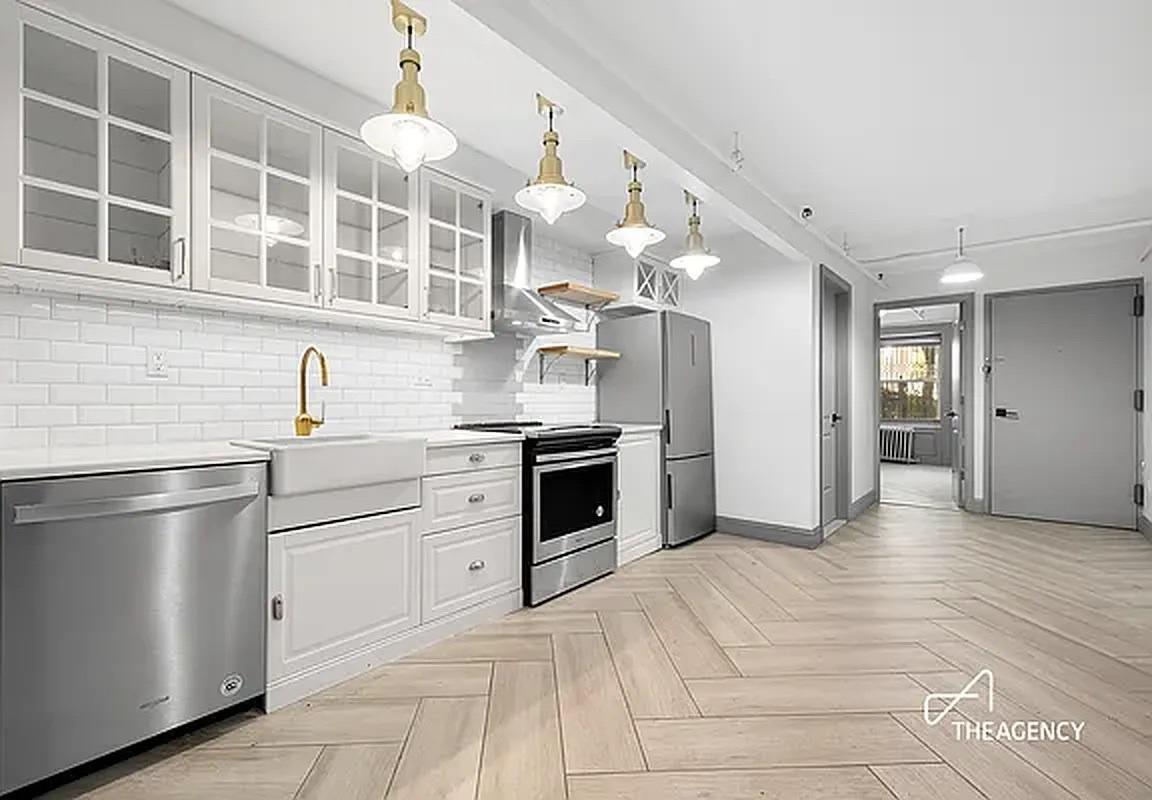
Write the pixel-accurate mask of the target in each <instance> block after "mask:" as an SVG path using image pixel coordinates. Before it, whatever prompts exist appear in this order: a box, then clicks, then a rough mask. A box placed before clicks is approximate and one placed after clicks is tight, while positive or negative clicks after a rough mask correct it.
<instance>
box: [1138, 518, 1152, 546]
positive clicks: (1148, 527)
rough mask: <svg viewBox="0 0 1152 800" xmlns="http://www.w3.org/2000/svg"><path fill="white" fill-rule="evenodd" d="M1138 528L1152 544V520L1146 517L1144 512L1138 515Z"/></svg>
mask: <svg viewBox="0 0 1152 800" xmlns="http://www.w3.org/2000/svg"><path fill="white" fill-rule="evenodd" d="M1136 527H1137V528H1138V529H1139V530H1140V533H1142V534H1144V538H1145V539H1147V540H1148V541H1150V542H1152V519H1148V517H1146V516H1144V512H1143V511H1141V512H1140V513H1139V514H1137V515H1136Z"/></svg>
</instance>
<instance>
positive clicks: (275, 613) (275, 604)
mask: <svg viewBox="0 0 1152 800" xmlns="http://www.w3.org/2000/svg"><path fill="white" fill-rule="evenodd" d="M272 619H274V620H276V621H277V622H279V621H280V620H282V619H284V595H282V594H278V595H276V596H275V597H273V598H272Z"/></svg>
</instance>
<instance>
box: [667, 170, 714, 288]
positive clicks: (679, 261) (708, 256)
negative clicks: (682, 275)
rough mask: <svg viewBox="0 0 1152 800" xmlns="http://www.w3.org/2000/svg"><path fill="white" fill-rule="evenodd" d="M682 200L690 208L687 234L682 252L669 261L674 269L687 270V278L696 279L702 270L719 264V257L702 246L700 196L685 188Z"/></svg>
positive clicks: (702, 272)
mask: <svg viewBox="0 0 1152 800" xmlns="http://www.w3.org/2000/svg"><path fill="white" fill-rule="evenodd" d="M684 202H686V203H687V204H688V208H689V209H691V213H690V214H689V216H688V236H687V237H685V239H684V252H683V253H681V254H680V255H678V256H676V258H674V259H672V262H671V263H672V266H673V267H675V268H676V269H682V270H684V271H685V272H687V273H688V277H689V278H691V279H692V280H696V279H697V278H699V277H700V276H701V275H703V274H704V270H706V269H708V268H709V267H714V266H716V265H717V264H719V263H720V258H719V257H718V256H714V255H712V253H711V252H710V251H709V250H708V248H707V247H705V246H704V235H703V234H702V233H700V214H699V204H700V198H698V197H696V195H694V194H692V193H691V192H689V191H687V190H685V191H684Z"/></svg>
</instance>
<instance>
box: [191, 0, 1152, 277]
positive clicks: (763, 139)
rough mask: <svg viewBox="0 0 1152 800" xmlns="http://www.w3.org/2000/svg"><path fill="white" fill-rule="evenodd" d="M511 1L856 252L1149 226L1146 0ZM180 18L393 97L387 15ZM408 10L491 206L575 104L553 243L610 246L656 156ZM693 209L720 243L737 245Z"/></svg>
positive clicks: (438, 112) (532, 76)
mask: <svg viewBox="0 0 1152 800" xmlns="http://www.w3.org/2000/svg"><path fill="white" fill-rule="evenodd" d="M502 1H504V0H467V3H466V4H467V5H481V6H482V5H483V4H485V3H490V2H491V3H495V2H502ZM509 1H511V0H509ZM515 1H516V2H525V3H529V4H531V6H532V7H533V8H535V9H536V10H538V11H541V12H543V13H545V14H546V15H547V16H548V17H550V18H552V19H553V20H556V21H558V22H560V23H561V24H562V26H563V29H564V30H565V32H566V33H567V34H569V35H570V36H571V38H573V39H575V40H576V41H578V42H581V43H582V44H583V46H584V47H585V49H586V50H587V51H588V54H589V58H594V59H597V60H598V61H600V62H602V63H605V64H612V65H615V66H616V67H617V69H618V71H619V76H620V79H621V80H622V81H627V82H628V83H630V84H631V85H632V86H633V88H635V89H638V90H640V91H641V92H642V93H643V94H644V96H646V97H647V98H648V99H649V100H651V101H652V102H653V103H654V104H656V105H658V106H660V107H662V108H663V110H664V111H665V112H666V113H668V114H670V115H673V116H675V118H676V119H678V120H681V121H682V122H683V123H684V124H685V126H686V127H687V128H688V129H690V130H691V131H692V133H693V134H694V135H696V136H697V137H698V138H699V139H700V140H701V141H703V142H704V143H706V144H707V145H708V146H709V147H710V148H711V149H712V150H713V151H715V152H716V153H718V154H723V155H727V153H728V152H729V151H730V150H731V132H732V131H733V130H736V129H739V130H740V131H741V144H742V148H743V151H744V154H745V159H746V160H745V164H744V168H743V174H744V175H745V176H746V177H748V178H749V179H750V180H752V181H753V182H755V183H756V184H757V185H759V186H761V187H763V188H764V189H765V190H766V191H768V192H769V193H770V194H771V195H773V196H774V197H776V198H777V199H778V200H780V201H781V202H782V203H784V204H785V205H786V206H787V207H788V208H790V209H791V210H792V211H794V212H795V211H798V210H799V208H800V207H802V206H805V205H808V206H811V207H812V208H813V209H814V210H815V216H814V218H813V220H812V224H813V225H815V226H816V227H817V228H819V229H820V230H822V231H824V232H825V233H827V235H828V236H829V237H830V238H831V239H833V240H834V241H836V242H840V241H841V240H842V238H843V237H845V236H846V237H847V241H848V244H849V246H850V248H851V253H852V255H853V256H855V257H856V258H858V259H875V258H883V257H886V256H893V255H897V254H900V253H906V252H915V251H923V250H935V249H938V248H948V247H951V246H952V245H953V244H954V241H955V233H954V228H955V226H956V225H957V224H966V225H967V226H968V227H969V234H968V241H969V243H970V244H979V243H980V242H987V241H994V240H998V239H1004V238H1012V237H1017V236H1028V235H1034V234H1038V233H1045V232H1050V231H1054V230H1060V229H1065V228H1070V227H1079V226H1085V225H1096V224H1104V223H1110V222H1116V221H1119V220H1129V219H1137V218H1149V217H1152V146H1149V142H1152V2H1148V0H1098V1H1097V2H1091V1H1090V0H1015V2H1012V3H1003V2H993V0H974V1H973V2H970V3H962V4H951V5H945V4H941V3H925V2H923V0H876V2H871V3H860V2H859V1H858V0H823V1H822V2H818V3H795V2H792V3H783V2H779V0H765V1H763V2H759V3H749V2H747V0H710V2H709V3H708V4H706V5H702V4H700V3H699V2H695V1H694V0H629V1H628V2H623V3H622V2H619V0H579V2H575V0H563V1H561V0H515ZM170 2H173V3H174V4H176V5H179V6H182V7H184V8H185V9H186V10H188V11H189V12H191V13H194V14H196V15H198V16H201V17H204V18H206V19H208V20H209V21H211V22H214V23H216V24H217V25H219V26H221V27H223V28H225V29H227V30H230V31H232V32H234V33H236V34H239V35H241V36H243V37H245V38H247V39H249V40H251V41H254V42H256V43H258V44H260V45H262V46H264V47H266V48H267V49H269V50H272V51H274V52H277V53H279V54H281V55H283V56H285V57H287V58H289V59H291V60H293V61H295V62H297V63H299V64H300V65H302V66H304V67H306V68H308V69H310V70H312V71H314V72H316V73H319V74H321V75H324V76H326V77H328V78H330V79H332V80H334V81H336V82H338V83H340V84H343V85H345V86H347V87H348V88H350V89H352V90H354V91H356V92H358V93H360V94H363V95H365V96H368V97H372V98H375V99H376V100H378V101H379V102H380V103H381V105H388V104H389V103H390V99H391V90H392V86H393V84H394V83H395V80H396V77H397V68H396V64H395V61H396V53H397V48H398V46H399V44H400V38H399V36H398V35H397V34H396V33H395V32H394V31H393V30H392V28H391V26H390V23H389V11H388V3H387V2H386V0H328V2H325V3H316V2H310V1H309V0H246V1H245V2H240V3H238V2H234V0H170ZM417 6H418V8H419V10H420V11H422V12H423V13H425V14H426V15H427V16H428V17H429V19H430V29H429V34H428V36H426V37H425V38H424V39H422V40H421V41H420V43H419V45H418V47H419V49H420V50H421V52H422V53H423V54H424V71H423V81H424V83H425V85H426V87H427V88H428V92H429V103H430V109H431V112H432V113H433V115H434V116H436V117H438V118H440V119H442V120H443V121H444V122H446V123H447V124H448V125H450V126H451V127H452V128H453V129H454V130H455V131H456V132H457V133H458V135H459V136H460V138H461V139H462V140H463V141H465V142H467V143H468V144H469V145H471V146H472V147H474V148H476V149H478V150H480V151H481V152H483V153H485V154H488V155H490V156H492V157H493V158H495V159H496V160H498V161H499V162H502V163H503V164H507V165H510V167H511V168H510V169H509V170H508V174H507V176H505V177H504V178H503V179H502V180H500V181H496V182H497V183H500V184H501V185H500V186H497V187H496V188H497V189H498V195H499V198H498V199H501V200H503V201H504V202H505V203H507V202H509V201H510V194H511V192H512V191H514V188H515V187H516V186H517V185H518V183H519V181H521V180H523V178H524V177H526V176H528V175H529V174H533V173H534V171H535V165H536V161H537V159H538V158H539V154H540V144H539V136H540V133H541V130H542V128H541V124H542V122H541V120H540V119H539V118H538V117H536V116H535V114H534V108H533V99H532V98H533V94H534V92H536V91H543V92H544V93H545V94H546V95H548V96H550V97H552V99H554V100H556V101H558V102H560V103H561V104H564V105H567V106H568V109H569V113H568V114H567V115H566V116H565V117H564V118H563V119H562V120H561V123H560V126H559V127H560V132H561V137H562V143H561V148H560V153H561V156H562V157H563V158H564V160H565V166H566V172H567V175H568V177H569V179H571V180H574V181H576V182H577V183H578V184H580V185H581V186H582V188H584V189H585V190H586V191H587V192H588V194H589V203H590V206H591V208H588V209H585V210H582V211H581V212H578V213H577V214H576V215H569V216H568V217H565V218H564V219H562V220H561V221H560V222H559V223H558V224H557V226H556V232H557V233H558V234H559V235H560V236H561V237H562V238H567V239H569V240H570V241H573V242H574V243H577V244H580V245H581V246H584V247H586V248H587V249H591V250H602V249H605V248H606V245H605V244H604V243H603V238H602V231H603V230H604V229H606V227H607V226H608V225H610V224H611V221H612V219H613V218H615V217H617V216H618V215H619V214H620V213H621V210H622V208H623V203H624V182H625V175H624V172H623V170H622V169H621V168H620V166H619V159H620V153H619V151H620V148H621V147H622V146H629V147H631V148H634V149H635V150H636V151H637V152H638V153H639V154H640V155H641V156H644V155H645V150H646V149H648V150H649V151H651V150H654V149H655V148H647V147H646V143H645V142H643V141H640V140H638V139H637V137H636V136H635V134H633V133H632V132H631V131H630V130H628V129H627V128H626V127H624V126H623V125H621V124H620V123H619V122H617V121H616V120H615V119H613V118H612V117H610V116H609V115H608V114H606V113H605V112H603V111H602V110H601V109H600V108H599V107H597V106H596V105H595V102H594V101H595V98H584V97H581V96H580V95H579V94H578V93H576V92H575V91H574V90H572V89H571V88H570V87H569V86H567V85H566V84H565V83H564V82H563V81H561V80H560V79H558V78H557V77H555V76H554V75H552V74H551V73H549V72H547V70H546V69H544V68H543V67H541V66H540V65H539V64H537V63H535V62H534V61H532V60H531V59H529V58H528V57H527V56H525V55H524V54H523V53H521V52H520V51H519V50H517V49H516V48H514V47H513V46H512V45H510V44H508V43H507V42H505V41H504V40H503V39H502V38H500V37H499V36H497V35H496V34H495V33H493V32H492V31H491V30H489V29H488V28H486V27H484V26H483V25H481V24H480V23H479V22H477V21H476V20H475V19H474V18H473V17H471V16H469V14H467V13H465V11H464V10H462V9H461V7H460V6H459V5H457V4H456V3H454V2H452V1H451V0H420V2H418V3H417ZM705 10H707V18H702V15H703V13H704V11H705ZM545 66H546V65H545ZM655 162H656V163H654V164H653V166H652V167H651V168H650V169H649V170H648V171H647V175H646V181H645V200H646V201H647V203H648V206H649V217H650V219H651V220H652V221H653V222H654V223H655V224H657V225H659V226H661V227H663V228H664V229H665V230H666V231H667V232H668V234H669V239H668V242H667V243H666V244H665V245H664V247H663V249H664V251H665V252H666V253H667V252H670V251H674V250H675V248H676V247H677V246H678V245H679V242H680V241H681V238H682V230H683V224H684V223H683V217H684V209H683V205H682V200H681V194H680V186H679V184H678V182H677V179H676V178H675V177H674V175H675V174H676V173H675V171H674V170H664V172H663V174H661V169H662V166H663V165H661V164H660V163H659V158H655ZM682 166H684V167H686V168H688V169H691V165H682ZM446 167H447V168H448V169H449V170H451V168H452V167H451V162H449V163H448V164H446ZM681 174H682V173H681ZM703 213H704V230H705V233H706V235H708V236H709V237H710V238H711V237H719V236H721V235H723V234H730V233H732V232H733V231H735V230H736V226H735V225H734V224H733V223H731V222H730V221H728V220H726V219H722V218H721V217H720V215H719V214H718V213H717V212H716V210H714V209H713V210H709V209H707V208H705V209H704V212H703Z"/></svg>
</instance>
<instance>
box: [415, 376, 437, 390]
mask: <svg viewBox="0 0 1152 800" xmlns="http://www.w3.org/2000/svg"><path fill="white" fill-rule="evenodd" d="M412 385H413V386H417V387H423V388H428V387H429V386H431V385H432V379H431V378H430V377H428V376H427V375H417V376H416V377H415V378H413V379H412Z"/></svg>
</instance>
